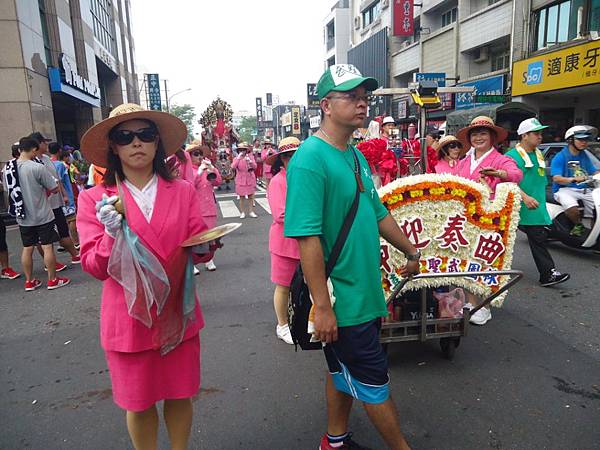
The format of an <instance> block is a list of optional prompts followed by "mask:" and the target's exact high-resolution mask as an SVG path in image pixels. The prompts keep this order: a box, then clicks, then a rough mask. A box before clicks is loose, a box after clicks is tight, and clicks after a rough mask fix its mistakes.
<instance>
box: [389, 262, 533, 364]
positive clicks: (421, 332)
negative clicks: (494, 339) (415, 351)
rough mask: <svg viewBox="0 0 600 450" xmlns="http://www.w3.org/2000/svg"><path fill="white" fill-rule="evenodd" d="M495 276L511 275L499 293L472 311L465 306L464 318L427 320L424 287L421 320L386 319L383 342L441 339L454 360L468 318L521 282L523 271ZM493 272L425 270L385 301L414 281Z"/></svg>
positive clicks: (444, 347)
mask: <svg viewBox="0 0 600 450" xmlns="http://www.w3.org/2000/svg"><path fill="white" fill-rule="evenodd" d="M493 274H494V275H505V276H510V277H511V278H510V280H508V281H507V282H506V283H505V284H504V285H502V286H501V287H500V289H498V290H497V291H496V292H494V293H493V294H491V295H489V296H488V297H486V298H485V299H484V300H483V301H482V302H481V304H479V305H478V306H477V307H475V308H473V309H472V310H469V309H468V308H463V315H462V317H461V318H443V319H428V318H427V290H426V289H421V318H420V319H419V320H405V321H398V322H386V323H384V324H383V325H382V327H381V336H380V342H381V343H382V344H388V343H392V342H405V341H421V342H424V341H426V340H428V339H438V338H439V339H441V341H440V344H441V346H442V350H443V351H444V354H445V355H446V357H447V358H449V359H452V357H453V356H454V349H455V348H456V347H457V346H458V343H459V342H460V337H462V336H466V335H467V329H468V326H469V318H470V317H471V315H472V314H474V313H476V312H477V311H479V310H480V309H481V308H484V307H486V306H487V305H489V304H490V303H491V302H492V300H494V299H495V298H497V297H498V296H499V295H501V294H502V293H504V292H506V291H507V290H508V289H510V288H511V287H512V286H514V285H515V284H516V283H518V282H519V280H520V279H521V278H522V277H523V272H522V271H520V270H498V271H493ZM486 275H490V272H489V271H477V272H456V273H426V274H419V275H414V276H413V277H411V278H404V279H402V281H400V283H398V285H397V286H396V287H395V288H394V290H393V291H392V293H391V294H390V296H389V297H388V298H387V300H386V302H387V303H388V304H389V303H390V302H393V301H394V300H395V299H396V297H397V296H398V294H399V293H400V291H401V290H402V289H403V288H404V287H405V286H406V284H407V283H409V282H410V281H413V280H423V279H428V278H429V279H431V278H445V279H449V278H463V277H476V276H486Z"/></svg>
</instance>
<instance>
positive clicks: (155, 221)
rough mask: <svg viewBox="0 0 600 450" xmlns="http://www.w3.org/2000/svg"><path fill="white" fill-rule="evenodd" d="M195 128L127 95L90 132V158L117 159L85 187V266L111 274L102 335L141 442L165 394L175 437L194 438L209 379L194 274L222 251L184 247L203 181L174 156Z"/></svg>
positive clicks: (115, 388) (120, 399) (149, 441)
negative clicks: (186, 177)
mask: <svg viewBox="0 0 600 450" xmlns="http://www.w3.org/2000/svg"><path fill="white" fill-rule="evenodd" d="M186 135H187V130H186V126H185V124H184V123H183V122H182V121H181V120H179V119H178V118H177V117H175V116H172V115H170V114H167V113H164V112H159V111H146V110H144V109H142V108H141V107H140V106H139V105H135V104H125V105H120V106H117V107H116V108H115V109H114V110H113V111H112V112H111V113H110V117H109V118H108V119H106V120H103V121H102V122H100V123H98V124H96V125H95V126H93V127H92V128H91V129H89V130H88V131H87V132H86V133H85V135H84V136H83V138H82V141H81V150H82V152H83V154H84V155H85V158H86V159H87V160H88V161H90V162H91V163H93V164H97V165H99V166H101V167H106V169H107V170H106V176H105V178H104V182H103V183H102V184H100V185H98V186H96V187H94V188H92V189H89V190H86V191H83V192H81V194H80V196H79V209H78V211H77V228H78V230H79V236H80V241H81V266H82V267H83V269H84V270H85V271H86V272H88V273H90V274H91V275H92V276H94V277H95V278H98V279H99V280H102V281H103V289H102V307H101V313H100V341H101V345H102V348H103V349H104V352H105V356H106V360H107V363H108V368H109V371H110V378H111V382H112V394H113V400H114V401H115V403H116V404H117V405H118V406H120V407H121V408H123V409H124V410H126V411H127V414H126V417H127V429H128V431H129V435H130V437H131V440H132V443H133V446H134V447H135V448H138V449H142V448H143V449H146V448H156V446H157V433H158V420H159V419H158V412H157V408H156V403H158V402H159V401H161V400H164V408H163V410H164V417H165V423H166V427H167V430H168V432H169V438H170V440H171V447H172V448H176V449H183V448H186V447H187V441H188V438H189V434H190V429H191V425H192V411H193V410H192V401H191V398H192V397H193V396H194V395H196V394H197V393H198V390H199V388H200V337H199V331H200V329H201V328H202V327H203V326H204V320H203V318H202V311H201V309H200V305H199V304H198V299H197V297H196V295H195V289H194V284H193V275H191V274H192V265H193V263H195V262H205V261H207V260H208V259H210V258H211V256H212V254H210V253H206V250H200V251H201V252H202V253H206V254H204V256H203V257H200V256H198V255H196V254H190V253H188V251H187V250H186V249H184V248H182V247H181V243H182V242H184V241H185V240H187V239H188V238H189V237H191V236H193V235H195V234H197V233H200V232H202V231H204V230H206V229H207V227H206V224H205V223H204V221H203V220H202V216H201V213H200V203H199V200H198V196H197V195H196V192H195V190H194V186H193V185H192V184H191V183H188V182H184V181H181V180H177V179H173V175H172V174H171V172H170V171H169V170H168V168H167V165H166V164H165V158H166V157H168V156H169V155H172V154H173V153H175V151H177V149H179V148H180V146H181V144H182V143H183V142H184V140H185V138H186ZM129 244H131V245H133V246H134V248H135V250H136V251H137V252H139V254H140V255H141V256H140V257H136V256H134V252H133V251H131V250H129V249H131V246H130V245H129ZM127 261H129V263H127ZM142 267H143V270H142V269H140V268H142ZM140 280H145V282H146V283H148V284H144V283H143V282H142V283H140V282H139V281H140ZM110 446H111V445H107V447H110ZM113 447H114V445H113Z"/></svg>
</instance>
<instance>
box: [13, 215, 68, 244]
mask: <svg viewBox="0 0 600 450" xmlns="http://www.w3.org/2000/svg"><path fill="white" fill-rule="evenodd" d="M19 230H20V231H21V240H22V241H23V247H33V246H34V245H38V244H41V245H48V244H53V243H54V242H58V240H59V238H58V231H57V230H56V224H55V223H54V220H53V221H51V222H48V223H45V224H44V225H36V226H33V227H24V226H21V225H19Z"/></svg>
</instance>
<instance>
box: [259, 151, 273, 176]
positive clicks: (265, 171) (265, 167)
mask: <svg viewBox="0 0 600 450" xmlns="http://www.w3.org/2000/svg"><path fill="white" fill-rule="evenodd" d="M269 152H270V153H271V155H272V154H274V153H275V152H276V151H275V150H274V149H272V148H271V149H269V150H267V149H263V151H262V152H261V154H260V157H261V158H262V160H263V161H264V160H265V159H267V158H268V157H269ZM263 175H264V177H265V178H266V179H271V178H273V174H272V173H271V166H270V165H269V164H267V163H264V165H263Z"/></svg>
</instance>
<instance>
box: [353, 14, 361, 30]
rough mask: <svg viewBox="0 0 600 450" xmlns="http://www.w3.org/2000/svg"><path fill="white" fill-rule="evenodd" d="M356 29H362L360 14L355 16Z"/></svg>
mask: <svg viewBox="0 0 600 450" xmlns="http://www.w3.org/2000/svg"><path fill="white" fill-rule="evenodd" d="M354 29H355V30H359V29H360V16H356V17H355V18H354Z"/></svg>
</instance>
